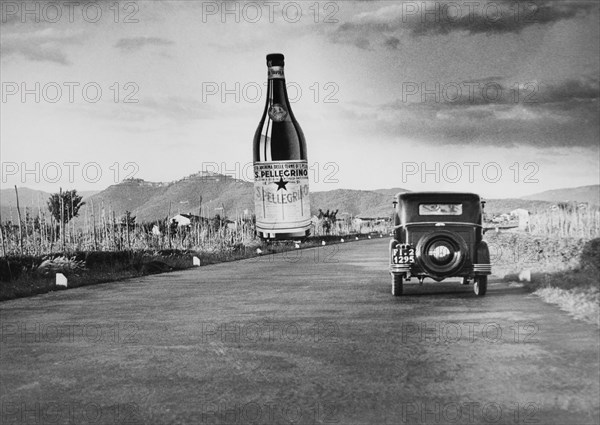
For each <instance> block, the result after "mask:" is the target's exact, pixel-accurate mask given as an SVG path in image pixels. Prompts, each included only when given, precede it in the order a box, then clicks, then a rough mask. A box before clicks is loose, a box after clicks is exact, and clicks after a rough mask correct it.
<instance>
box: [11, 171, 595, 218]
mask: <svg viewBox="0 0 600 425" xmlns="http://www.w3.org/2000/svg"><path fill="white" fill-rule="evenodd" d="M252 187H253V184H252V183H251V182H247V181H243V180H237V179H235V178H233V177H231V176H225V175H220V174H212V173H198V174H193V175H191V176H188V177H185V178H182V179H180V180H177V181H174V182H169V183H161V182H147V181H144V180H142V179H129V180H125V181H123V182H121V183H118V184H115V185H112V186H109V187H108V188H106V189H105V190H103V191H101V192H91V193H90V192H80V194H82V195H87V196H84V201H85V202H86V204H85V205H84V206H83V207H82V208H81V210H80V215H79V217H78V218H77V219H76V220H77V221H78V222H80V223H82V222H84V221H88V222H89V220H91V217H92V212H93V215H94V216H95V217H96V220H99V219H100V217H101V211H104V214H105V217H107V215H108V214H111V215H112V214H113V213H114V215H115V217H117V218H118V217H121V216H123V215H124V214H125V212H126V211H130V212H131V213H132V215H133V216H135V217H136V219H137V222H138V223H141V222H148V221H153V220H157V219H162V218H165V217H168V216H171V217H172V216H173V215H175V214H178V213H191V214H195V215H202V216H205V217H209V216H213V215H215V214H221V215H223V214H224V215H226V216H228V217H235V216H236V215H237V216H241V215H242V214H243V213H244V212H245V211H247V212H248V213H252V212H253V210H254V201H253V199H252ZM594 188H595V189H596V190H597V189H598V185H595V186H584V187H582V188H574V189H560V190H555V191H547V192H542V193H540V194H534V195H529V196H526V197H523V198H509V199H488V200H487V203H486V211H487V212H488V213H491V214H496V213H502V212H510V211H512V210H514V209H517V208H525V209H528V210H530V211H533V212H535V211H540V210H545V209H547V208H549V207H551V206H552V205H554V204H555V203H556V202H555V201H551V200H544V199H538V198H546V199H562V198H564V196H566V194H569V195H571V198H572V199H574V198H575V196H574V195H577V200H579V199H589V202H590V203H594V202H596V204H597V203H598V201H597V198H593V197H592V196H591V195H590V193H592V192H593V190H594ZM18 190H19V203H20V207H21V214H22V216H24V215H25V211H26V210H28V211H29V212H30V213H31V214H32V215H37V213H38V211H39V210H40V211H42V212H47V206H46V202H47V200H48V197H49V196H50V193H48V192H44V191H39V190H33V189H29V188H19V189H18ZM409 191H410V190H408V189H403V188H391V189H376V190H353V189H335V190H330V191H324V192H323V191H316V192H311V196H310V202H311V213H312V214H318V210H319V209H321V210H323V211H327V210H332V211H335V210H338V217H341V216H344V215H347V216H353V217H363V218H366V217H373V218H375V217H388V216H389V215H390V213H391V210H392V199H393V196H394V195H395V194H396V193H399V192H409ZM594 200H596V201H594ZM0 213H1V214H2V217H1V219H2V221H3V222H4V221H8V220H12V221H16V220H17V218H18V215H17V211H16V196H15V191H14V189H2V190H0Z"/></svg>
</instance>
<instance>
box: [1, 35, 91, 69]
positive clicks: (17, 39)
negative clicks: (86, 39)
mask: <svg viewBox="0 0 600 425" xmlns="http://www.w3.org/2000/svg"><path fill="white" fill-rule="evenodd" d="M81 41H82V34H80V33H78V32H73V31H65V30H63V31H61V30H57V29H54V28H45V29H42V30H36V31H25V32H8V33H6V34H4V35H3V37H2V41H1V43H0V46H1V47H0V52H1V53H0V55H1V56H2V57H3V58H8V57H11V56H20V57H23V58H25V59H27V60H30V61H34V62H52V63H56V64H59V65H70V64H71V62H70V61H69V59H68V57H67V54H66V53H65V47H67V46H68V45H73V44H79V43H81Z"/></svg>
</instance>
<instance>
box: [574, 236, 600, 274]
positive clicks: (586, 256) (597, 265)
mask: <svg viewBox="0 0 600 425" xmlns="http://www.w3.org/2000/svg"><path fill="white" fill-rule="evenodd" d="M579 263H580V265H581V267H582V268H583V269H585V270H591V271H594V272H596V273H599V272H600V238H596V239H592V240H590V241H587V242H586V244H585V245H584V246H583V251H582V252H581V257H580V260H579Z"/></svg>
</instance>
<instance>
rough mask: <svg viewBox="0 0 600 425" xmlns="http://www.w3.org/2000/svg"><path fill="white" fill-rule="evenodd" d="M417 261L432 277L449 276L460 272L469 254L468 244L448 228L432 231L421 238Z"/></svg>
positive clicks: (417, 249) (418, 245) (418, 244)
mask: <svg viewBox="0 0 600 425" xmlns="http://www.w3.org/2000/svg"><path fill="white" fill-rule="evenodd" d="M415 251H416V254H417V262H418V264H419V265H420V266H421V268H422V269H423V270H424V271H426V272H427V273H428V274H430V275H431V276H432V277H439V278H443V277H449V276H452V275H453V273H456V272H458V271H459V270H460V269H461V268H462V266H463V265H464V263H465V260H466V259H467V255H468V249H467V244H466V243H465V241H464V239H463V238H462V237H460V236H459V235H457V234H456V233H453V232H449V231H447V230H440V231H436V232H431V233H429V234H427V235H425V236H424V237H422V238H421V240H419V242H418V243H417V248H416V250H415Z"/></svg>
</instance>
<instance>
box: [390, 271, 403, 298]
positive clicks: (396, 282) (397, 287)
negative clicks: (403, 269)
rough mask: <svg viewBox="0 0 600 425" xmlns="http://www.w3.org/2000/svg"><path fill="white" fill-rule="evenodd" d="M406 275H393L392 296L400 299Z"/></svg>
mask: <svg viewBox="0 0 600 425" xmlns="http://www.w3.org/2000/svg"><path fill="white" fill-rule="evenodd" d="M403 280H404V275H398V274H393V275H392V295H393V296H395V297H399V296H401V295H402V281H403Z"/></svg>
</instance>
